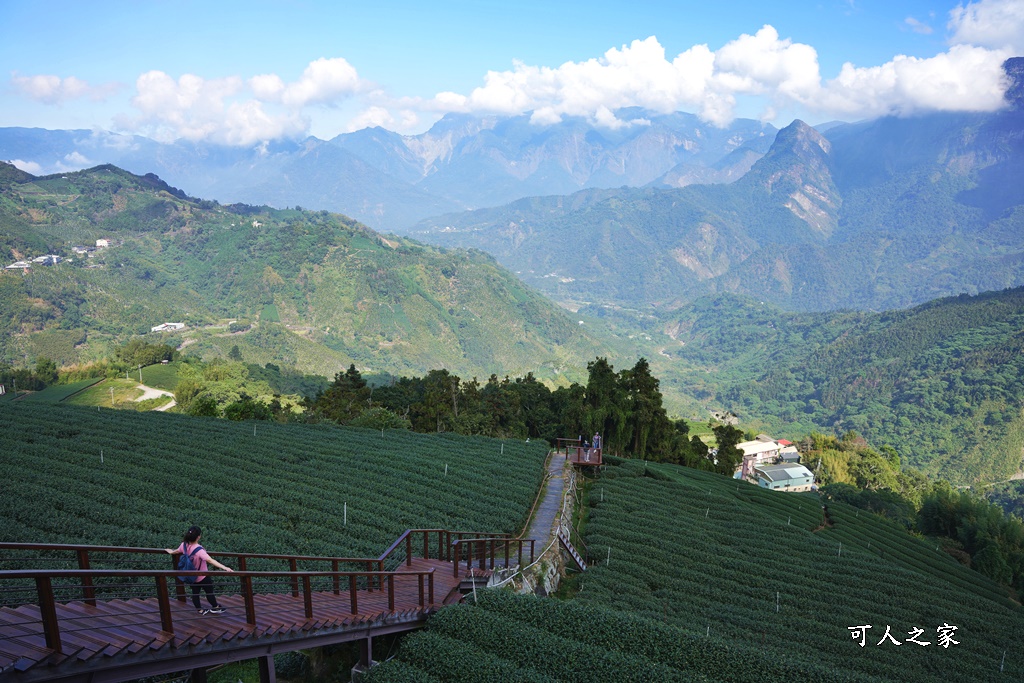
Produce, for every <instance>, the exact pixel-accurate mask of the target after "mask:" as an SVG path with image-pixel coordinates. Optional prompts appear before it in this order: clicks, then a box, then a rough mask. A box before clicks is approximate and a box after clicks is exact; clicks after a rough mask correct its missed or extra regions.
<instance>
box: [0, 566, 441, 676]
mask: <svg viewBox="0 0 1024 683" xmlns="http://www.w3.org/2000/svg"><path fill="white" fill-rule="evenodd" d="M406 569H407V570H409V571H417V572H424V571H430V570H431V569H433V570H435V571H434V573H433V575H434V577H435V578H434V601H433V602H429V600H428V599H427V598H426V597H425V598H424V605H423V606H421V605H420V582H419V581H418V580H417V577H415V576H408V575H403V576H396V577H395V578H394V605H395V608H394V610H391V609H390V608H389V592H388V590H387V589H386V588H385V589H384V590H373V591H367V590H365V589H360V590H358V591H357V605H358V612H357V613H356V614H352V609H351V596H350V593H349V591H348V590H342V591H340V593H339V594H335V593H334V592H333V591H321V592H312V593H311V594H310V600H309V603H310V606H311V608H312V609H311V612H312V616H311V617H307V616H306V614H307V609H306V608H307V601H306V599H305V596H304V595H301V594H300V595H299V596H297V597H296V596H294V595H292V594H291V593H290V592H289V593H285V594H264V595H255V596H253V602H254V608H255V614H256V619H255V621H256V623H255V624H249V623H247V621H246V606H245V602H244V599H243V597H242V596H240V595H237V594H235V595H219V596H218V601H219V603H220V604H221V605H222V606H223V607H225V608H226V610H227V611H226V612H225V613H224V614H216V615H215V614H207V615H200V614H198V613H197V612H196V610H195V608H194V607H193V605H192V601H191V597H190V598H189V599H188V600H187V601H186V602H179V601H177V600H172V601H171V619H172V620H173V630H174V632H173V634H171V633H169V632H167V631H166V630H164V628H163V623H162V619H161V611H160V606H159V604H158V600H157V599H155V598H142V599H129V600H109V601H101V600H98V601H96V604H95V605H89V604H86V603H85V602H84V601H74V602H69V603H65V604H56V605H55V610H56V615H57V622H58V625H59V629H60V644H61V647H60V650H61V653H60V654H58V653H55V652H54V649H51V648H49V647H47V643H46V637H45V634H44V632H43V616H42V614H41V610H40V608H39V606H37V605H22V606H19V607H15V608H10V607H4V608H0V678H3V679H5V680H6V679H8V678H9V679H10V680H25V681H28V680H33V681H34V680H48V679H50V678H53V677H62V676H64V675H67V674H69V673H71V672H72V671H74V672H76V673H84V672H85V671H86V670H93V669H103V668H106V667H107V666H109V665H110V664H113V663H114V662H113V661H111V660H123V659H124V658H125V655H139V656H140V657H141V656H145V657H146V659H164V658H168V659H172V658H178V657H180V656H181V655H182V654H184V653H183V652H182V651H181V650H182V649H183V648H185V649H188V648H189V647H190V646H193V647H199V646H205V649H207V650H209V649H216V648H217V647H221V648H223V647H224V646H228V647H231V648H234V647H238V646H239V645H240V641H247V642H246V643H245V644H246V645H252V646H256V645H257V644H258V642H257V641H263V640H266V639H268V638H270V637H273V639H274V640H276V641H280V640H282V639H287V638H288V637H289V636H293V637H298V638H305V637H307V636H308V635H309V633H310V632H312V631H316V632H318V633H319V634H320V635H323V632H324V631H325V630H331V631H343V630H346V629H348V630H355V629H358V630H359V631H361V632H362V637H365V632H366V630H367V628H368V627H369V626H371V625H374V624H377V625H383V624H385V623H391V624H392V625H397V624H406V625H408V627H409V628H416V627H417V626H418V625H419V624H420V623H421V622H422V621H424V620H425V619H426V617H427V616H428V615H429V614H430V613H432V612H434V611H436V610H437V609H439V608H440V607H441V606H442V605H443V603H444V602H445V600H446V598H449V596H450V595H451V594H452V593H453V591H456V592H457V589H458V585H459V582H460V579H459V578H457V577H455V576H453V572H452V563H451V562H447V561H445V560H436V559H429V560H425V559H414V560H413V561H412V566H409V567H405V566H403V570H406ZM218 578H220V576H218ZM202 604H203V606H204V607H206V606H207V605H206V599H205V596H204V597H203V602H202ZM76 663H77V665H76ZM40 664H45V665H46V666H45V667H41V668H43V669H45V670H46V671H39V670H37V669H39V668H40V667H38V666H37V665H40ZM69 665H70V666H69ZM33 670H36V671H33ZM16 672H22V673H23V674H25V675H21V676H18V675H14V676H11V675H10V674H11V673H16Z"/></svg>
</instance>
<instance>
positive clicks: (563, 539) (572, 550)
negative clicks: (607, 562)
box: [558, 526, 587, 572]
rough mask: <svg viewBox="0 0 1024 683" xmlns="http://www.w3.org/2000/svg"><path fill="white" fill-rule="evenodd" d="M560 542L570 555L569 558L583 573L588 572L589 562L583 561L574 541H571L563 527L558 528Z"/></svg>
mask: <svg viewBox="0 0 1024 683" xmlns="http://www.w3.org/2000/svg"><path fill="white" fill-rule="evenodd" d="M558 541H559V543H561V544H562V547H563V548H565V551H566V552H567V553H569V557H571V558H572V561H573V562H574V563H575V564H576V567H577V568H578V569H579V570H580V571H581V572H585V571H587V561H586V560H585V559H583V557H582V556H581V555H580V553H579V551H577V550H576V547H575V546H573V544H572V541H570V540H569V535H568V534H566V533H565V531H564V530H563V529H562V527H561V526H559V527H558Z"/></svg>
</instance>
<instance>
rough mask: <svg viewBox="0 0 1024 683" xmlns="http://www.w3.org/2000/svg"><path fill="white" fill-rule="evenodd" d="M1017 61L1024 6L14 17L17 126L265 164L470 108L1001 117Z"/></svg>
mask: <svg viewBox="0 0 1024 683" xmlns="http://www.w3.org/2000/svg"><path fill="white" fill-rule="evenodd" d="M1017 54H1024V0H978V1H977V2H969V3H962V4H954V3H949V2H926V1H923V0H920V1H911V2H881V1H869V0H821V1H819V2H802V1H800V0H796V1H794V2H786V3H765V2H763V1H762V2H748V1H746V0H729V1H728V2H712V3H708V2H707V1H706V0H704V1H702V2H699V3H698V2H645V1H643V0H638V1H635V2H629V3H625V2H603V1H602V2H594V1H589V2H585V3H584V2H576V1H575V0H573V1H560V2H551V1H550V0H548V1H547V2H536V1H534V0H525V1H520V2H517V3H509V2H435V3H424V2H422V1H420V2H389V1H383V2H367V1H365V0H364V1H363V2H347V1H344V2H316V1H313V0H293V1H280V2H272V1H269V0H265V1H254V0H250V1H249V2H245V3H241V2H192V1H190V0H179V1H177V2H166V1H163V0H157V1H151V2H127V1H125V2H104V1H102V0H99V1H97V2H90V3H82V2H46V1H44V0H40V1H36V2H28V1H24V0H0V64H3V66H4V69H3V71H0V79H2V80H0V126H35V127H44V128H100V129H105V130H114V131H120V132H134V133H140V134H145V135H151V136H154V137H158V138H161V139H175V138H181V137H184V138H187V139H193V140H211V141H216V142H222V143H226V144H238V145H253V144H259V143H260V142H261V141H264V140H268V139H273V138H279V137H301V136H303V135H307V134H313V135H317V136H318V137H322V138H330V137H333V136H334V135H337V134H339V133H343V132H347V131H349V130H353V129H357V128H359V127H363V126H366V125H383V126H384V127H386V128H389V129H391V130H397V131H399V132H403V133H418V132H421V131H423V130H425V129H426V128H428V127H429V125H430V124H431V123H433V122H434V121H435V120H437V118H439V117H440V116H442V115H443V114H444V113H446V112H451V111H463V112H471V113H497V114H518V113H527V112H532V113H533V114H532V115H533V117H534V120H535V122H536V123H538V124H543V123H547V122H551V121H557V120H560V119H561V118H564V117H566V116H585V117H587V118H589V119H591V120H593V121H594V122H596V123H598V124H600V125H607V126H610V127H618V126H623V125H638V124H642V123H643V121H642V120H630V121H626V120H622V119H620V118H619V117H617V116H616V114H615V112H616V111H617V110H618V109H619V108H621V107H625V106H642V107H646V108H648V109H652V110H654V111H671V110H683V111H690V112H694V113H697V114H698V115H700V116H701V117H702V118H704V119H706V120H708V121H711V122H713V123H717V124H720V125H724V124H726V123H728V121H730V120H731V119H732V118H734V117H737V116H745V117H751V118H761V119H762V120H766V121H771V122H772V123H775V124H776V125H786V124H787V123H789V121H791V120H792V119H793V118H796V117H800V118H804V119H805V120H808V121H811V122H812V123H813V122H820V121H825V120H830V119H844V120H856V119H860V118H869V117H872V116H878V115H882V114H912V113H915V112H918V111H928V110H935V109H955V110H964V109H993V108H996V107H998V106H1000V102H1001V93H1002V88H1003V87H1004V85H1003V84H1002V82H1001V80H1000V73H999V69H998V65H999V64H1001V62H1002V61H1003V60H1004V59H1005V58H1006V57H1007V56H1012V55H1017ZM844 65H845V66H844Z"/></svg>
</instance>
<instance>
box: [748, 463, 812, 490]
mask: <svg viewBox="0 0 1024 683" xmlns="http://www.w3.org/2000/svg"><path fill="white" fill-rule="evenodd" d="M754 471H755V472H756V473H757V485H758V486H760V487H761V488H766V489H772V490H773V491H790V492H799V491H810V490H811V487H812V486H814V473H812V472H811V471H810V470H809V469H807V468H806V467H804V466H803V465H791V464H783V465H762V466H761V467H756V468H754Z"/></svg>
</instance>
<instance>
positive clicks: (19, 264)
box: [4, 261, 32, 270]
mask: <svg viewBox="0 0 1024 683" xmlns="http://www.w3.org/2000/svg"><path fill="white" fill-rule="evenodd" d="M31 267H32V264H31V263H29V262H28V261H15V262H14V263H12V264H11V265H9V266H7V267H6V268H4V270H29V269H30V268H31Z"/></svg>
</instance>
